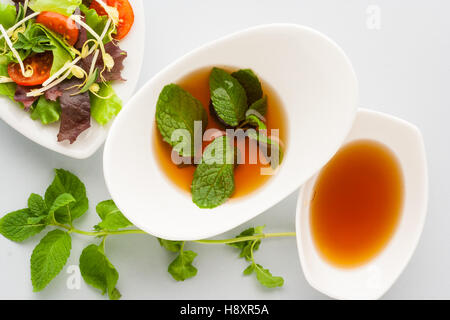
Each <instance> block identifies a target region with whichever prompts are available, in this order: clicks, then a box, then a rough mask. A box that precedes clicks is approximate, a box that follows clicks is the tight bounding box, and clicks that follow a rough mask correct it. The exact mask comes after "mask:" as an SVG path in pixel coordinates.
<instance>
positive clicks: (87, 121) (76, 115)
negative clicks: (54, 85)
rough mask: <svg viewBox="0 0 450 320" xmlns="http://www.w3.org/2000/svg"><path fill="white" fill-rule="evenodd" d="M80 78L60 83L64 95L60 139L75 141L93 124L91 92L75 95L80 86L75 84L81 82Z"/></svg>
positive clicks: (61, 102) (62, 97)
mask: <svg viewBox="0 0 450 320" xmlns="http://www.w3.org/2000/svg"><path fill="white" fill-rule="evenodd" d="M81 83H82V81H81V80H79V79H72V80H68V81H65V82H63V83H62V84H61V85H60V89H61V91H62V95H61V97H60V98H59V102H60V104H61V125H60V128H59V133H58V141H59V142H60V141H64V140H69V141H70V143H71V144H72V143H74V142H75V141H76V140H77V138H78V136H79V135H80V134H81V133H82V132H83V131H84V130H86V129H88V128H89V127H90V126H91V101H90V98H89V93H88V92H84V93H80V94H76V95H73V94H74V93H76V92H78V90H79V88H78V87H75V88H73V86H75V85H79V84H81Z"/></svg>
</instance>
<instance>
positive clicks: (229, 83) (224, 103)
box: [209, 68, 247, 127]
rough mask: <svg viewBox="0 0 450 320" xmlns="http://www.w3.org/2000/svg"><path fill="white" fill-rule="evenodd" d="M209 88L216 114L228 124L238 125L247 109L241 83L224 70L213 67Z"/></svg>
mask: <svg viewBox="0 0 450 320" xmlns="http://www.w3.org/2000/svg"><path fill="white" fill-rule="evenodd" d="M209 90H210V94H211V101H212V105H213V107H214V110H215V111H216V113H217V116H218V117H219V118H220V119H222V120H223V121H224V122H225V123H226V124H228V125H229V126H232V127H236V126H238V125H239V122H241V121H242V120H244V118H245V112H246V111H247V96H246V93H245V90H244V88H243V87H242V85H241V84H240V83H239V82H238V81H237V80H236V79H235V78H234V77H232V76H231V75H230V74H228V72H226V71H225V70H222V69H219V68H213V69H212V71H211V74H210V76H209Z"/></svg>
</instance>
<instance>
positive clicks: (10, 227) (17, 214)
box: [0, 209, 46, 242]
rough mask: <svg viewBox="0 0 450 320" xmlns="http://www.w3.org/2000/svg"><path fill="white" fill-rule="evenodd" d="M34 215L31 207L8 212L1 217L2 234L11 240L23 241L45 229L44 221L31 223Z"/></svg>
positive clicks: (0, 227)
mask: <svg viewBox="0 0 450 320" xmlns="http://www.w3.org/2000/svg"><path fill="white" fill-rule="evenodd" d="M31 217H32V213H31V211H30V209H22V210H18V211H14V212H11V213H8V214H7V215H5V216H4V217H3V218H1V219H0V234H2V235H3V236H4V237H5V238H8V239H9V240H11V241H15V242H21V241H24V240H26V239H28V238H30V237H32V236H34V235H35V234H38V233H39V232H41V231H42V230H44V228H45V226H46V224H45V223H42V222H37V223H29V222H28V219H29V218H31Z"/></svg>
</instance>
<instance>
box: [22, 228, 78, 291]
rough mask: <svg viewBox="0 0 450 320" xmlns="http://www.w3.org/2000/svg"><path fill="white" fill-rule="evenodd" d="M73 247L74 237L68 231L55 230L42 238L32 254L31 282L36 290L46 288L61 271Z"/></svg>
mask: <svg viewBox="0 0 450 320" xmlns="http://www.w3.org/2000/svg"><path fill="white" fill-rule="evenodd" d="M71 248H72V239H71V237H70V235H69V234H68V233H67V232H64V231H61V230H53V231H50V232H49V233H47V235H46V236H45V237H44V238H42V240H41V242H39V244H38V245H37V246H36V248H34V250H33V254H32V255H31V282H32V283H33V289H34V291H35V292H37V291H41V290H42V289H44V288H45V287H46V286H47V285H48V284H49V283H50V281H52V280H53V278H54V277H56V276H57V275H58V273H60V272H61V270H62V268H63V267H64V265H65V264H66V262H67V259H68V258H69V256H70V250H71Z"/></svg>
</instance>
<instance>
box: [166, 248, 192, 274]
mask: <svg viewBox="0 0 450 320" xmlns="http://www.w3.org/2000/svg"><path fill="white" fill-rule="evenodd" d="M196 256H197V254H196V253H195V252H193V251H180V254H179V255H178V256H177V257H176V258H175V260H173V261H172V263H171V264H170V265H169V269H168V271H169V273H170V274H171V275H172V277H173V278H174V279H175V280H177V281H184V280H186V279H189V278H192V277H195V275H196V274H197V268H195V267H194V266H193V265H192V262H193V261H194V259H195V257H196Z"/></svg>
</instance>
